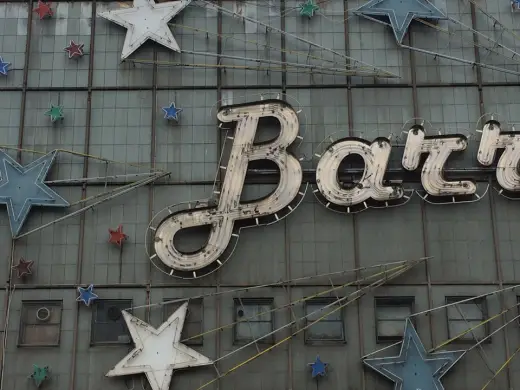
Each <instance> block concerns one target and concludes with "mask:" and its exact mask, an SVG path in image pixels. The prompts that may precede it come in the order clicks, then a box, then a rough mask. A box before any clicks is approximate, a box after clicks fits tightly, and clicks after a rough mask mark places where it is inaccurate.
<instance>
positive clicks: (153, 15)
mask: <svg viewBox="0 0 520 390" xmlns="http://www.w3.org/2000/svg"><path fill="white" fill-rule="evenodd" d="M190 3H191V0H176V1H169V2H167V3H160V4H156V3H155V1H154V0H134V6H133V7H132V8H122V9H117V10H112V11H106V12H100V13H98V15H99V16H101V17H102V18H105V19H108V20H111V21H112V22H114V23H117V24H119V25H120V26H123V27H125V28H126V29H127V32H126V38H125V44H124V46H123V51H122V53H121V60H124V59H125V58H127V57H128V56H129V55H130V54H132V53H133V52H134V51H135V50H137V48H139V47H140V46H141V45H142V44H143V43H145V42H146V41H147V40H148V39H151V40H152V41H155V42H157V43H160V44H161V45H164V46H166V47H168V48H170V49H171V50H173V51H176V52H180V51H181V49H180V48H179V45H178V44H177V41H176V40H175V38H174V37H173V34H172V32H171V30H170V28H169V27H168V22H169V21H170V20H171V19H172V18H173V17H174V16H175V15H177V14H178V13H179V12H181V11H182V10H183V9H184V8H186V6H188V4H190Z"/></svg>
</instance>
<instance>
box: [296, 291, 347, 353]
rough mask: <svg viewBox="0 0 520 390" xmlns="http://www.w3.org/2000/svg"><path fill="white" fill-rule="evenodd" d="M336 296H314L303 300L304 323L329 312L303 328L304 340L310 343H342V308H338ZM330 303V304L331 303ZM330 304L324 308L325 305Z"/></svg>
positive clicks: (343, 336) (343, 340) (343, 335)
mask: <svg viewBox="0 0 520 390" xmlns="http://www.w3.org/2000/svg"><path fill="white" fill-rule="evenodd" d="M337 300H338V299H337V298H332V297H330V298H327V297H323V298H315V299H309V300H308V301H306V302H305V315H306V316H307V317H306V318H305V322H306V325H309V324H310V323H312V322H314V321H316V320H318V319H319V318H321V317H323V316H324V315H325V314H328V313H330V314H329V315H327V316H326V317H324V318H323V319H321V320H319V321H318V322H316V323H315V324H314V325H311V326H310V327H308V328H307V329H305V330H304V334H305V342H306V343H310V344H315V343H318V344H321V343H327V344H329V343H342V344H343V343H344V342H345V324H344V323H343V308H341V309H339V310H338V303H336V304H334V302H337ZM331 304H332V305H331ZM327 305H331V306H329V307H327V308H326V309H323V308H324V307H325V306H327Z"/></svg>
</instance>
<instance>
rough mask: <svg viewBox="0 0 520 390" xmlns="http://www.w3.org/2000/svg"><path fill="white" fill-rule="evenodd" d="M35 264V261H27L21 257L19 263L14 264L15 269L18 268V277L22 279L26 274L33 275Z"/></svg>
mask: <svg viewBox="0 0 520 390" xmlns="http://www.w3.org/2000/svg"><path fill="white" fill-rule="evenodd" d="M33 264H34V261H25V259H24V258H23V257H20V260H19V261H18V264H16V265H13V269H15V270H16V274H17V276H18V279H21V278H22V277H24V276H25V275H31V274H32V266H33Z"/></svg>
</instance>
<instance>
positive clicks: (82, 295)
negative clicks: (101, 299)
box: [76, 284, 98, 306]
mask: <svg viewBox="0 0 520 390" xmlns="http://www.w3.org/2000/svg"><path fill="white" fill-rule="evenodd" d="M78 293H79V297H77V298H76V301H78V302H83V303H84V304H85V305H86V306H90V303H91V302H92V301H95V300H96V299H98V296H97V295H96V294H94V285H93V284H91V285H90V286H88V287H87V288H83V287H78Z"/></svg>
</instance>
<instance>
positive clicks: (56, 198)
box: [0, 150, 69, 237]
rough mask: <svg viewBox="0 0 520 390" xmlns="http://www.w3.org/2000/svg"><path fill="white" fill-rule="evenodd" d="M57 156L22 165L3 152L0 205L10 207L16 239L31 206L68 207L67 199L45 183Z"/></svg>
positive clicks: (0, 170) (0, 153)
mask: <svg viewBox="0 0 520 390" xmlns="http://www.w3.org/2000/svg"><path fill="white" fill-rule="evenodd" d="M56 153H57V151H53V152H50V153H48V154H46V155H45V156H43V157H40V158H39V159H38V160H35V161H33V162H32V163H30V164H29V165H26V166H22V165H20V164H19V163H18V162H16V161H15V160H14V159H13V158H12V157H10V156H9V155H8V154H7V153H5V152H4V151H2V150H0V204H5V205H6V206H7V215H8V217H9V224H10V225H11V233H12V235H13V237H16V236H17V235H18V233H19V232H20V230H21V229H22V227H23V224H24V222H25V220H26V219H27V215H29V211H30V210H31V208H32V206H42V207H68V206H69V203H68V202H67V201H66V200H65V199H63V198H62V197H61V196H60V195H58V194H57V193H56V192H54V191H53V190H51V189H50V188H49V187H48V186H47V185H46V184H45V183H44V180H45V178H46V177H47V174H48V173H49V169H50V168H51V166H52V163H53V161H54V158H55V156H56Z"/></svg>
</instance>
